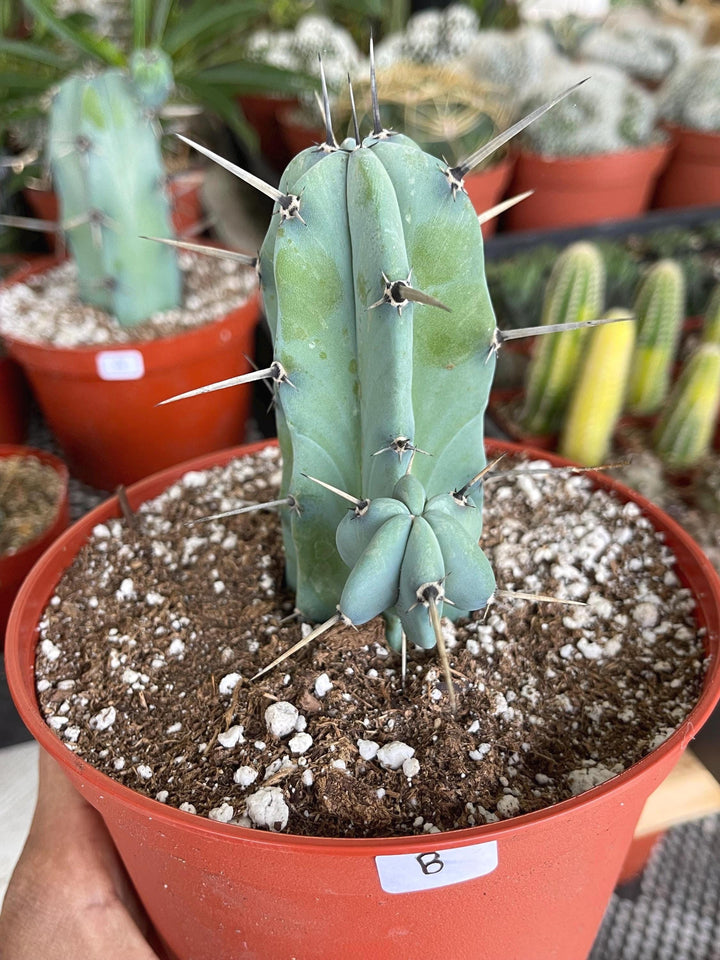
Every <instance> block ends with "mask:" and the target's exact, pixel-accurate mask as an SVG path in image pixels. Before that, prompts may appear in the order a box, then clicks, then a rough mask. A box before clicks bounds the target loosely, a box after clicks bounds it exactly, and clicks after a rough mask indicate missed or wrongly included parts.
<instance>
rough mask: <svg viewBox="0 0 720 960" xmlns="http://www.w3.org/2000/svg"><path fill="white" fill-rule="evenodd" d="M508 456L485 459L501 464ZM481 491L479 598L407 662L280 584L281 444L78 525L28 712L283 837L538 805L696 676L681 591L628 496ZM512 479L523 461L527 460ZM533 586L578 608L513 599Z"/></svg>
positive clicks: (548, 483)
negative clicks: (327, 620)
mask: <svg viewBox="0 0 720 960" xmlns="http://www.w3.org/2000/svg"><path fill="white" fill-rule="evenodd" d="M505 465H506V464H505V462H503V465H502V466H505ZM522 469H523V470H525V471H526V472H524V473H523V474H520V475H516V476H513V475H510V474H507V473H505V474H503V473H502V472H499V473H498V475H497V476H492V477H490V478H488V480H487V482H486V508H485V511H486V520H485V531H484V534H483V540H482V545H483V547H484V549H485V550H486V552H487V553H488V555H489V556H490V558H491V561H492V563H493V565H494V568H495V571H496V575H497V580H498V588H499V589H498V592H497V599H496V600H495V602H493V603H492V604H491V606H490V607H489V609H488V610H487V611H485V612H481V613H479V614H476V615H474V616H473V617H471V618H470V619H469V620H466V621H464V622H462V621H461V622H459V623H457V624H452V623H450V621H446V620H444V621H443V624H444V632H445V635H446V641H447V645H448V648H449V654H450V661H451V666H452V675H453V678H454V683H455V691H456V696H457V701H458V705H457V709H456V712H455V713H454V714H453V713H452V712H451V711H450V709H449V705H448V696H447V690H446V686H445V682H444V680H443V675H442V672H441V670H440V668H439V665H438V661H437V657H436V655H435V653H434V652H433V651H428V652H422V651H416V650H411V651H409V653H408V663H407V671H406V676H405V679H404V682H403V676H402V666H401V659H400V657H399V656H398V655H396V654H394V653H391V652H389V651H388V649H387V648H386V646H385V644H384V642H383V629H382V622H381V621H379V620H378V621H373V622H371V623H370V624H368V625H366V626H363V627H360V628H359V629H357V630H355V629H352V628H349V627H344V628H342V627H337V628H335V629H333V630H332V631H330V632H328V633H326V634H325V635H324V636H323V637H322V638H320V639H319V640H317V641H314V642H312V643H311V644H309V645H307V646H306V647H304V648H303V649H302V650H301V651H300V652H298V653H297V654H296V655H295V656H294V657H292V658H290V659H288V660H286V661H285V662H284V663H282V664H281V665H280V666H278V667H277V668H275V669H274V670H272V671H270V672H269V673H267V674H266V675H265V676H263V677H262V678H261V679H260V680H256V681H253V680H252V678H253V677H254V675H255V674H256V673H257V672H258V671H259V670H261V669H262V668H263V667H265V666H266V665H267V664H269V663H270V662H271V661H272V660H273V659H274V658H275V657H276V656H278V655H279V654H280V653H282V652H283V651H285V650H287V649H289V648H290V647H291V646H292V645H293V644H294V643H296V642H297V641H298V640H299V639H300V638H301V637H302V636H303V635H307V633H308V632H309V630H310V628H309V626H307V625H304V624H301V623H300V622H299V621H298V620H297V619H296V618H295V617H293V616H292V614H293V599H292V595H291V594H289V593H288V592H287V591H286V589H285V588H284V586H283V559H282V553H281V535H280V529H279V519H278V516H277V514H276V512H274V511H270V510H267V511H260V512H253V513H247V514H243V515H240V516H235V517H232V518H228V519H223V520H213V521H210V522H205V523H197V522H195V523H192V524H191V525H188V521H189V520H194V521H197V520H199V519H200V518H202V517H207V516H209V515H212V514H216V513H218V512H222V511H226V510H229V509H232V508H233V507H236V506H239V505H242V504H244V503H247V502H258V501H268V500H271V499H273V497H274V496H275V495H276V489H277V485H278V483H279V478H280V464H279V459H278V454H277V452H276V451H275V450H274V449H269V450H266V451H265V452H264V453H263V454H261V455H260V456H259V457H255V458H253V459H244V460H236V461H233V462H232V463H231V464H230V465H228V466H227V467H223V468H216V469H214V470H211V471H207V472H204V473H190V474H187V475H186V476H185V477H184V478H183V480H182V481H181V482H179V483H177V484H175V485H173V486H172V487H170V488H169V489H168V490H167V491H166V492H165V493H164V494H162V495H161V496H160V497H158V498H157V499H156V500H154V501H150V502H148V503H147V504H145V505H143V507H142V508H141V509H140V510H139V511H138V513H137V514H136V515H135V517H134V520H133V523H132V524H131V526H128V524H127V522H126V521H125V520H111V521H108V522H107V523H106V524H101V525H99V526H98V527H96V529H95V531H94V533H93V536H92V538H91V540H90V542H89V543H88V545H87V546H86V547H85V548H84V549H83V551H82V552H81V553H80V554H79V556H78V558H77V559H76V562H75V563H74V565H73V566H72V567H71V569H70V570H69V571H68V573H67V574H66V576H65V578H64V579H63V581H62V582H61V583H60V584H59V586H58V588H57V591H56V594H55V595H54V596H53V597H52V599H51V601H50V603H49V605H48V607H47V609H46V612H45V615H44V618H43V621H42V623H41V628H40V642H39V647H38V655H37V663H36V677H37V689H38V693H39V698H40V703H41V708H42V711H43V713H44V715H45V717H46V719H47V721H48V723H49V725H50V726H51V728H53V729H54V730H55V732H56V733H57V736H58V737H60V738H61V739H62V741H63V742H64V743H65V745H66V746H67V748H68V749H70V750H72V751H75V752H76V753H77V754H79V755H81V756H82V757H84V758H85V759H86V760H88V761H89V762H91V763H92V764H94V765H96V766H97V767H98V768H100V769H101V770H103V771H104V772H105V773H107V774H108V775H109V776H110V777H113V778H114V779H116V780H118V781H119V782H121V783H123V784H126V785H127V786H129V787H131V788H132V789H135V790H137V791H140V792H142V793H144V794H147V795H148V796H150V797H154V798H156V799H157V800H159V801H160V802H163V803H168V804H172V805H174V806H177V807H180V808H181V809H184V810H186V811H188V812H190V813H197V814H198V815H205V816H209V817H210V818H212V819H215V820H219V821H224V822H232V823H239V824H242V825H245V826H253V827H259V828H267V829H272V830H285V831H287V832H290V833H295V834H314V835H323V836H351V837H372V836H387V835H396V836H397V835H407V834H421V833H423V832H425V833H433V832H437V831H440V830H443V831H444V830H452V829H457V828H462V827H467V826H473V825H476V824H482V823H489V822H494V821H496V820H498V819H505V818H509V817H512V816H515V815H516V814H520V813H525V812H528V811H531V810H536V809H539V808H542V807H545V806H548V805H550V804H552V803H555V802H557V801H558V800H562V799H565V798H568V797H571V796H573V795H575V794H579V793H582V792H583V791H585V790H587V789H589V788H591V787H592V786H595V785H596V784H599V783H601V782H603V781H605V780H607V779H609V778H610V777H612V776H614V775H616V774H618V773H620V772H621V771H622V770H624V769H626V768H627V767H628V766H630V765H631V764H633V763H635V762H636V761H637V760H639V759H640V758H641V757H642V756H644V755H645V754H647V753H648V752H649V751H650V750H652V749H653V748H654V747H656V746H658V745H659V744H660V743H662V742H663V741H664V740H665V739H666V738H667V737H668V736H669V735H670V734H671V732H672V731H673V730H675V729H676V728H677V726H678V725H679V724H680V723H681V722H682V720H683V719H684V718H685V716H686V715H687V713H688V712H689V710H690V709H691V708H692V706H693V705H694V703H695V702H696V700H697V697H698V693H699V690H700V688H701V684H702V676H703V671H704V654H703V644H702V638H701V635H700V633H699V632H698V629H697V626H696V622H695V620H694V616H693V608H694V600H693V598H692V596H691V595H690V592H689V591H688V590H687V589H685V588H683V587H682V585H681V584H680V582H679V580H678V578H677V576H676V573H675V570H674V565H673V558H672V556H671V555H670V554H669V552H668V550H667V548H666V547H665V546H664V545H663V542H662V538H661V537H660V536H658V535H657V534H656V532H655V531H654V529H653V528H652V526H651V525H650V523H649V521H647V520H646V519H645V518H643V517H642V516H641V515H640V514H639V511H638V509H637V507H635V506H634V505H633V504H628V505H623V504H621V503H620V502H619V501H617V500H615V499H614V498H612V497H610V496H609V495H608V494H606V493H604V492H602V491H594V490H593V489H592V486H591V484H590V482H589V480H588V478H587V477H586V476H585V475H584V474H573V473H570V472H568V471H549V470H543V465H542V464H541V463H535V464H533V465H527V466H523V468H522ZM527 471H530V472H529V473H528V472H527ZM503 591H516V592H531V593H535V594H546V595H550V596H552V597H558V598H560V599H562V600H565V601H570V600H574V601H579V602H581V603H582V604H583V605H569V604H567V603H559V602H536V601H532V600H530V601H528V600H524V599H520V598H514V599H513V598H512V597H510V596H508V595H506V594H505V593H504V592H503Z"/></svg>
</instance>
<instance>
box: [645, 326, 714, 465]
mask: <svg viewBox="0 0 720 960" xmlns="http://www.w3.org/2000/svg"><path fill="white" fill-rule="evenodd" d="M718 411H720V344H715V343H703V344H701V345H700V346H699V347H698V349H697V350H696V351H695V353H694V354H693V355H692V357H690V359H689V360H688V362H687V363H686V364H685V367H684V368H683V371H682V373H681V374H680V377H679V379H678V381H677V383H676V384H675V387H674V389H673V390H672V392H671V394H670V396H669V398H668V402H667V405H666V406H665V408H664V410H663V413H662V415H661V417H660V419H659V421H658V424H657V427H656V428H655V432H654V435H653V441H654V446H655V450H656V452H657V455H658V456H659V457H660V459H661V460H662V461H663V463H664V464H665V465H666V466H667V467H669V468H670V469H671V470H685V469H687V468H689V467H693V466H695V465H696V464H697V463H698V461H699V460H701V459H702V457H703V456H704V455H705V454H706V453H707V451H708V449H709V448H710V442H711V440H712V435H713V430H714V429H715V424H716V422H717V418H718Z"/></svg>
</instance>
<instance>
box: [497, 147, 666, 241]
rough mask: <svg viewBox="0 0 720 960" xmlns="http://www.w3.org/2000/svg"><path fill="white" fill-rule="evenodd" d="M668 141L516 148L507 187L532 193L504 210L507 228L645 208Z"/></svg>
mask: <svg viewBox="0 0 720 960" xmlns="http://www.w3.org/2000/svg"><path fill="white" fill-rule="evenodd" d="M669 150H670V147H669V145H668V144H659V145H655V146H650V147H645V148H643V149H638V150H624V151H623V152H622V153H608V154H603V155H601V156H594V157H543V156H539V155H538V154H533V153H527V152H525V151H520V152H519V153H518V155H517V159H516V162H515V172H514V175H513V179H512V181H511V183H510V187H509V193H510V194H513V195H514V194H517V193H522V192H523V191H525V190H534V191H535V193H534V194H533V195H532V196H531V197H528V199H527V200H523V202H522V203H519V204H518V205H517V206H516V207H513V208H512V209H511V210H508V212H507V214H506V215H505V217H506V220H505V223H506V226H507V228H508V229H509V230H543V229H552V228H555V227H571V226H578V225H581V224H586V223H598V222H600V221H603V220H624V219H627V218H629V217H637V216H638V215H639V214H641V213H644V211H645V210H647V208H648V204H649V202H650V198H651V196H652V193H653V189H654V188H655V182H656V180H657V178H658V175H659V174H660V171H661V170H662V168H663V166H664V165H665V163H666V161H667V158H668V153H669Z"/></svg>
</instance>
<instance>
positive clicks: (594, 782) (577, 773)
mask: <svg viewBox="0 0 720 960" xmlns="http://www.w3.org/2000/svg"><path fill="white" fill-rule="evenodd" d="M624 769H625V768H624V767H623V765H622V764H621V763H615V764H613V766H612V767H606V766H605V764H603V763H596V764H594V765H593V766H591V767H588V768H587V769H584V770H571V771H570V773H569V774H568V775H567V781H568V784H569V786H570V789H571V790H572V794H573V796H574V797H576V796H577V795H578V794H579V793H585V791H586V790H590V789H591V788H592V787H597V786H598V785H599V784H601V783H605V781H606V780H610V778H611V777H614V776H617V774H618V773H622V772H623V770H624Z"/></svg>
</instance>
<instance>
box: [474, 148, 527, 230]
mask: <svg viewBox="0 0 720 960" xmlns="http://www.w3.org/2000/svg"><path fill="white" fill-rule="evenodd" d="M514 165H515V159H514V157H506V158H505V159H504V160H502V161H501V162H500V163H497V164H495V166H493V167H488V168H487V170H480V171H479V172H478V173H469V174H468V175H467V176H466V177H465V192H466V193H467V195H468V196H469V197H470V199H471V200H472V205H473V206H474V207H475V210H476V212H477V213H478V214H481V213H484V212H485V211H486V210H489V209H490V208H491V207H494V206H495V204H496V203H499V202H500V200H501V199H502V197H503V195H504V193H505V188H506V187H507V185H508V183H509V182H510V177H511V176H512V172H513V167H514ZM496 230H497V217H495V218H494V219H493V220H488V221H487V223H484V224H483V225H482V233H483V237H491V236H492V235H493V234H494V233H495V231H496Z"/></svg>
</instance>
